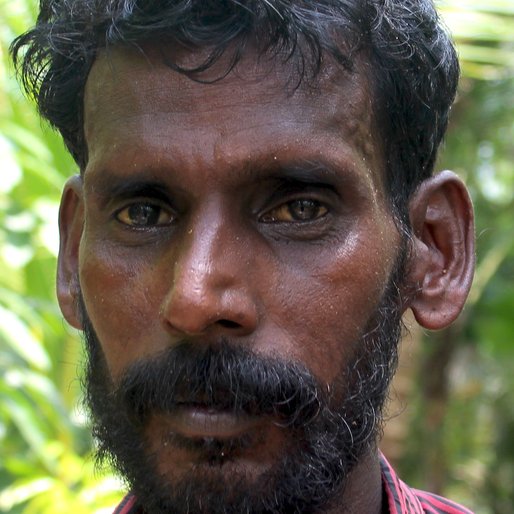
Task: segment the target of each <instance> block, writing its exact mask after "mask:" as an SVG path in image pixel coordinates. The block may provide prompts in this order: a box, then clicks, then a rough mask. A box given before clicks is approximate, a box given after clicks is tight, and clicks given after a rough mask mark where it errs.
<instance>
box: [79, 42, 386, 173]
mask: <svg viewBox="0 0 514 514" xmlns="http://www.w3.org/2000/svg"><path fill="white" fill-rule="evenodd" d="M167 55H168V53H167V50H166V49H164V51H163V49H162V48H157V47H156V46H155V45H154V46H147V47H145V48H144V50H136V49H127V48H114V49H111V50H109V51H108V52H107V51H104V52H103V53H101V54H100V55H99V57H98V58H97V60H96V61H95V63H94V65H93V67H92V70H91V72H90V75H89V78H88V81H87V84H86V91H85V101H84V116H85V125H84V128H85V136H86V142H87V146H88V152H89V165H88V168H91V167H94V166H93V164H94V163H95V162H96V161H97V160H98V159H103V160H105V159H108V158H110V157H112V158H115V157H116V155H117V153H118V154H119V153H124V155H126V152H127V151H129V153H130V152H131V153H132V154H133V156H134V158H137V156H141V152H140V151H148V150H150V153H151V154H152V157H153V158H154V159H157V158H159V159H161V158H162V159H164V160H166V159H167V158H169V157H170V156H172V157H173V159H175V160H176V162H178V161H180V160H181V159H186V158H194V160H196V161H197V163H198V164H201V165H202V166H203V169H204V170H207V169H208V168H209V166H215V165H216V161H218V160H220V159H222V160H223V161H224V163H225V164H229V165H230V166H231V167H233V168H238V167H244V166H248V165H251V164H252V163H254V162H259V161H263V160H264V161H265V160H267V159H270V158H271V157H270V156H272V158H273V159H275V160H276V159H279V160H281V159H297V160H301V159H303V158H305V159H306V160H309V159H312V160H318V159H320V158H326V157H327V156H329V157H330V158H331V159H335V160H338V159H340V160H341V161H345V162H346V163H348V162H349V163H350V164H351V165H352V166H355V167H358V168H359V169H360V170H361V171H362V172H363V173H364V174H366V175H367V176H368V178H369V180H372V181H374V182H379V183H381V182H382V176H383V163H384V159H383V156H382V151H381V144H380V140H379V138H378V137H377V130H376V126H375V122H374V116H373V104H372V98H371V94H370V86H369V81H368V80H367V77H366V74H365V73H364V70H365V66H364V65H363V64H362V63H360V62H358V63H357V66H356V71H355V72H352V73H349V72H347V71H345V70H344V69H342V67H341V66H339V65H336V64H333V63H330V62H327V63H325V64H324V65H323V66H322V69H321V72H320V73H319V75H318V76H317V77H316V78H314V79H312V78H309V79H306V80H302V81H299V80H298V77H297V76H296V68H295V67H294V66H293V65H291V64H289V63H283V62H281V60H279V59H278V60H275V61H272V60H266V59H263V58H257V57H256V56H254V55H252V54H251V53H250V54H249V55H248V56H246V57H244V58H243V59H242V60H241V61H240V62H239V63H238V64H237V66H236V67H235V68H234V69H233V70H231V71H230V72H229V73H228V74H227V75H226V76H223V75H224V74H225V72H226V66H227V63H226V62H224V61H223V59H222V60H221V61H220V62H218V63H216V64H215V65H214V66H213V68H212V69H210V70H209V71H208V72H207V73H206V74H205V75H202V76H201V77H200V78H201V81H195V80H192V79H191V78H189V77H187V76H185V75H183V74H180V73H178V72H176V71H175V70H173V69H172V67H171V66H169V65H168V64H166V60H167V58H168V57H167ZM203 58H205V54H201V53H195V52H189V53H183V54H182V55H180V56H178V57H177V56H176V55H174V56H173V59H177V60H179V64H181V65H183V66H184V67H186V68H187V67H191V66H194V65H197V64H198V63H199V62H200V61H201V60H202V59H203ZM327 61H328V59H327ZM220 77H222V78H221V79H220V80H216V79H219V78H220ZM200 161H201V162H200ZM334 164H336V165H337V163H334ZM343 167H344V166H343ZM86 170H87V168H86Z"/></svg>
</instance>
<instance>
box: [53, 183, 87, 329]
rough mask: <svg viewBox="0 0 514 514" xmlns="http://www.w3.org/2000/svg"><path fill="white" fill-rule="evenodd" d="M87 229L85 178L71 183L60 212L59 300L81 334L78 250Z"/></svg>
mask: <svg viewBox="0 0 514 514" xmlns="http://www.w3.org/2000/svg"><path fill="white" fill-rule="evenodd" d="M83 226H84V202H83V190H82V178H81V177H79V176H78V175H76V176H74V177H72V178H71V179H69V180H68V182H67V183H66V185H65V187H64V191H63V194H62V198H61V206H60V209H59V236H60V247H59V257H58V261H57V299H58V300H59V305H60V307H61V312H62V313H63V315H64V318H65V319H66V321H67V322H68V323H69V324H70V325H71V326H72V327H75V328H77V329H79V330H81V329H82V321H81V319H80V313H79V311H78V299H79V295H80V285H79V247H80V239H81V237H82V230H83Z"/></svg>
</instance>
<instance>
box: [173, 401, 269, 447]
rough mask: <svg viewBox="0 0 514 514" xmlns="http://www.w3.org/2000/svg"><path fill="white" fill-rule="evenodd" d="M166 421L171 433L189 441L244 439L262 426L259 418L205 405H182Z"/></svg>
mask: <svg viewBox="0 0 514 514" xmlns="http://www.w3.org/2000/svg"><path fill="white" fill-rule="evenodd" d="M163 418H164V419H163V421H164V420H165V424H166V426H167V428H168V429H169V430H170V431H171V432H173V433H175V434H177V435H180V436H182V437H185V438H188V439H218V440H229V439H235V438H240V437H241V436H243V435H244V434H247V433H248V432H250V431H253V430H254V429H256V428H257V427H258V425H260V424H261V423H262V419H261V418H260V417H258V416H252V415H250V414H247V413H245V412H240V411H239V412H234V411H232V410H228V409H223V408H218V407H212V406H208V405H205V404H201V403H180V404H178V405H177V407H176V408H175V409H174V410H173V411H172V412H170V413H167V414H166V415H163Z"/></svg>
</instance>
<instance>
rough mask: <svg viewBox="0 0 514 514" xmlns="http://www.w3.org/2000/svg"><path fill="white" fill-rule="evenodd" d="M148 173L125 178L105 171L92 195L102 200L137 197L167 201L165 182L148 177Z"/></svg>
mask: <svg viewBox="0 0 514 514" xmlns="http://www.w3.org/2000/svg"><path fill="white" fill-rule="evenodd" d="M146 175H147V174H146V173H142V174H137V175H135V176H130V177H127V176H124V175H118V174H117V173H112V172H110V171H107V170H105V171H103V172H102V173H101V178H100V180H98V182H96V183H95V185H94V187H93V188H92V191H91V193H92V194H93V195H94V196H98V197H100V198H102V199H105V200H107V201H108V200H109V199H111V198H116V199H121V200H123V199H125V198H126V199H128V198H134V197H135V196H148V197H153V198H159V199H161V200H165V199H166V198H167V197H168V195H169V187H168V186H167V185H166V183H165V182H164V181H161V180H156V179H155V178H152V179H151V178H150V177H148V178H147V177H146Z"/></svg>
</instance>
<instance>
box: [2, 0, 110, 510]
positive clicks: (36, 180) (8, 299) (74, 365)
mask: <svg viewBox="0 0 514 514" xmlns="http://www.w3.org/2000/svg"><path fill="white" fill-rule="evenodd" d="M34 14H35V13H34V10H33V2H30V3H29V2H2V9H1V13H0V31H1V32H0V58H1V63H0V81H1V84H0V162H1V163H2V180H1V183H0V227H1V228H0V448H1V450H0V452H1V453H0V512H11V513H13V514H16V513H21V512H23V513H26V514H30V513H38V514H43V513H49V514H50V513H52V514H56V513H61V514H69V513H70V512H75V513H88V514H90V513H92V512H101V509H102V508H103V509H105V511H104V512H110V511H111V510H112V506H113V505H114V504H115V503H116V502H117V501H118V500H119V498H120V492H119V491H120V484H119V483H118V482H117V481H116V480H114V478H113V477H112V476H98V475H97V473H96V472H95V470H94V463H93V460H92V458H91V447H92V440H91V436H90V434H89V430H88V429H87V427H85V426H84V423H83V419H82V418H81V415H80V411H79V407H78V403H79V396H80V391H79V389H80V388H79V384H78V381H77V379H76V375H77V369H78V364H79V362H80V360H81V355H80V344H79V341H78V338H77V336H76V334H74V333H72V332H71V331H70V330H69V329H68V328H66V326H65V325H64V323H63V321H62V316H61V314H60V312H59V309H58V307H57V303H56V299H55V294H54V288H55V285H54V283H55V258H56V253H57V247H58V234H57V212H58V205H59V197H60V192H61V189H62V187H63V184H64V181H65V180H66V178H67V177H68V176H69V175H71V174H72V173H73V172H74V170H75V166H74V163H73V162H72V160H71V159H70V157H69V156H68V154H67V153H66V152H65V150H64V148H63V145H62V143H61V140H60V138H59V136H58V135H57V134H55V133H54V132H53V131H51V130H50V129H49V128H48V127H46V126H42V125H41V121H40V119H39V117H38V116H37V114H36V113H35V111H34V108H33V106H32V105H31V104H29V103H28V101H27V100H26V99H25V98H24V97H23V96H22V94H21V92H20V90H19V86H18V84H17V83H16V81H15V80H14V77H13V76H12V69H11V68H10V67H9V65H8V64H7V45H8V43H9V41H11V40H12V39H13V38H14V36H15V35H16V34H19V33H20V32H21V31H22V30H23V29H24V28H26V27H27V26H28V25H29V24H30V23H31V21H32V20H33V19H34Z"/></svg>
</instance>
